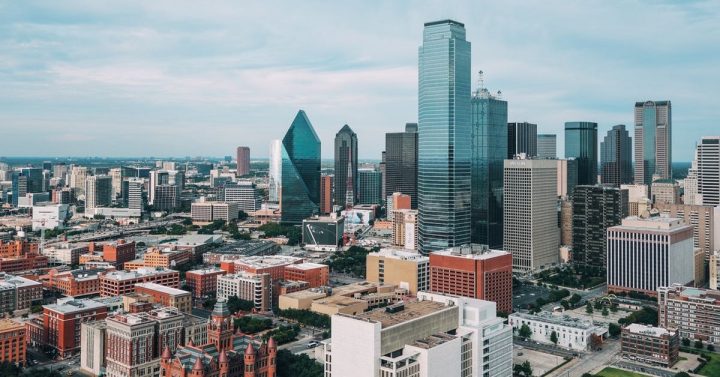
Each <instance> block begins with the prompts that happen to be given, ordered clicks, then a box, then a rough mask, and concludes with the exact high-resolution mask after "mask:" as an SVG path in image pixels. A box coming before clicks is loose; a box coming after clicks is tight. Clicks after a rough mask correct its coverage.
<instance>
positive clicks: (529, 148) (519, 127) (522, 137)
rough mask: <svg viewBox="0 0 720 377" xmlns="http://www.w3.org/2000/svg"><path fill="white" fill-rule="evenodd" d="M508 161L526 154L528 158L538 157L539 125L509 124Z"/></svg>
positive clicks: (526, 123)
mask: <svg viewBox="0 0 720 377" xmlns="http://www.w3.org/2000/svg"><path fill="white" fill-rule="evenodd" d="M507 136H508V139H507V140H508V141H507V147H508V149H507V150H508V153H507V159H513V158H515V156H516V155H519V154H525V156H526V157H536V156H537V124H534V123H528V122H521V123H517V122H516V123H508V124H507Z"/></svg>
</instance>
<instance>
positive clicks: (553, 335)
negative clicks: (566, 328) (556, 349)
mask: <svg viewBox="0 0 720 377" xmlns="http://www.w3.org/2000/svg"><path fill="white" fill-rule="evenodd" d="M550 341H551V342H553V344H554V345H556V346H557V343H558V336H557V332H555V330H553V331H552V332H551V333H550Z"/></svg>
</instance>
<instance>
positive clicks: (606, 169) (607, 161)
mask: <svg viewBox="0 0 720 377" xmlns="http://www.w3.org/2000/svg"><path fill="white" fill-rule="evenodd" d="M600 176H601V178H602V184H605V185H611V186H614V187H620V185H624V184H628V183H632V181H633V171H632V138H630V134H628V132H627V130H626V129H625V125H624V124H618V125H617V126H613V128H612V129H611V130H609V131H608V132H607V135H605V139H604V140H603V141H602V142H601V143H600Z"/></svg>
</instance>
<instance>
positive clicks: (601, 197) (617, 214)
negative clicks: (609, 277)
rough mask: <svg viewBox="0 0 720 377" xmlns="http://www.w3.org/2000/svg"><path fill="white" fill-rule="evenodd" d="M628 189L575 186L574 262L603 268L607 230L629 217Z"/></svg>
mask: <svg viewBox="0 0 720 377" xmlns="http://www.w3.org/2000/svg"><path fill="white" fill-rule="evenodd" d="M627 195H628V192H627V190H621V189H619V188H616V187H608V186H600V185H595V186H577V187H575V192H574V193H573V215H572V216H573V221H572V224H573V261H574V262H575V263H576V264H578V265H581V266H586V267H596V268H599V269H603V270H604V269H605V266H606V257H607V236H606V234H607V229H608V228H609V227H611V226H615V225H619V224H620V222H621V221H622V219H623V217H626V216H627V215H628V208H627V201H628V197H627Z"/></svg>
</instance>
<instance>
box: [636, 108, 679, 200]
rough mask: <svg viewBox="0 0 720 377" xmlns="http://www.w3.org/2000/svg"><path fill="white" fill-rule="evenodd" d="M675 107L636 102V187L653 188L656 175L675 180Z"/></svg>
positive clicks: (660, 177)
mask: <svg viewBox="0 0 720 377" xmlns="http://www.w3.org/2000/svg"><path fill="white" fill-rule="evenodd" d="M671 164H672V105H671V104H670V101H647V102H636V103H635V184H638V185H648V186H650V185H651V184H652V181H653V176H656V177H657V178H658V179H669V178H672V169H671V166H670V165H671Z"/></svg>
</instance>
